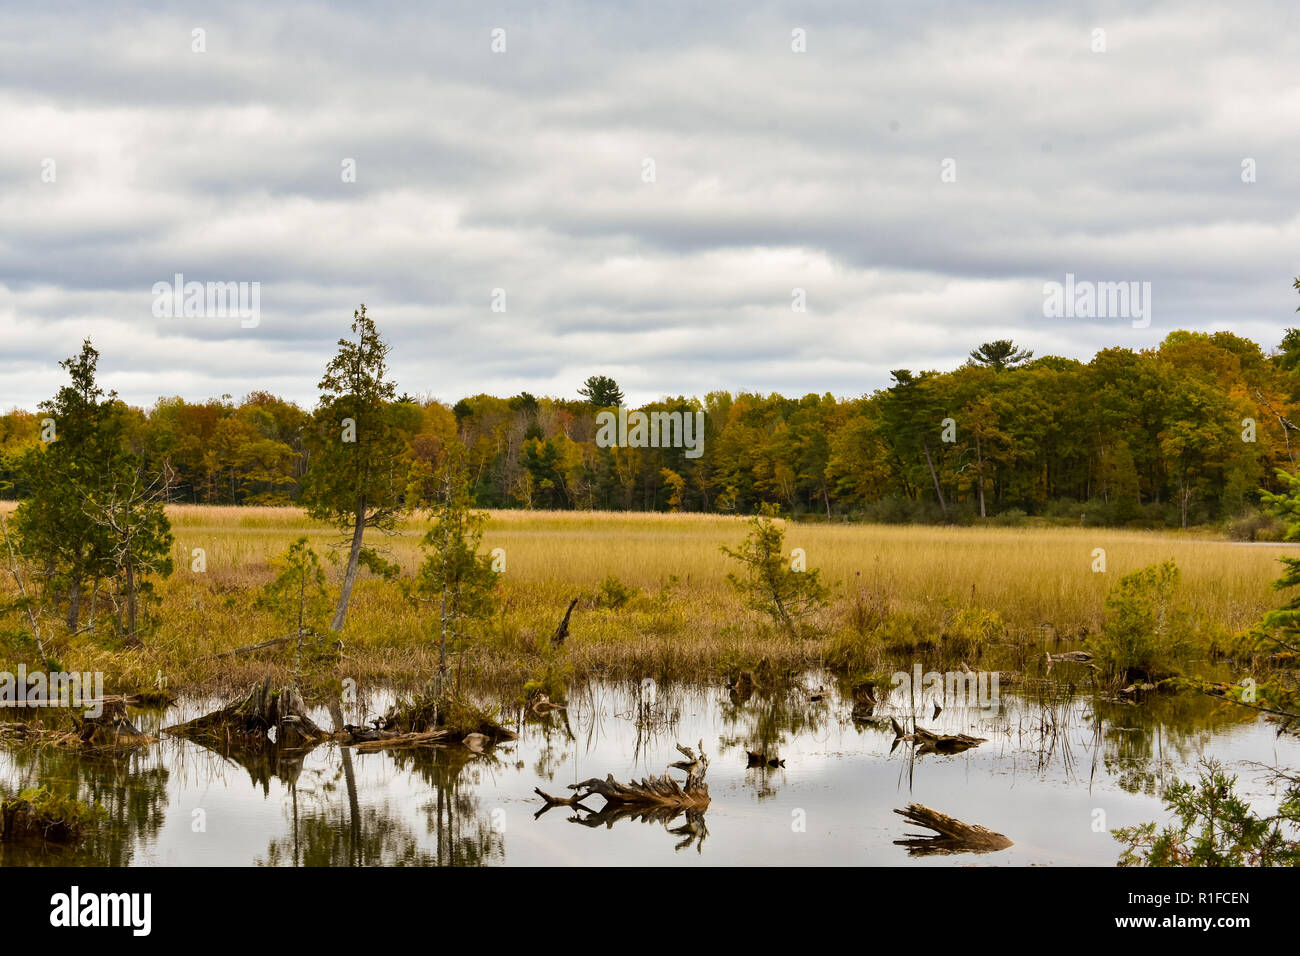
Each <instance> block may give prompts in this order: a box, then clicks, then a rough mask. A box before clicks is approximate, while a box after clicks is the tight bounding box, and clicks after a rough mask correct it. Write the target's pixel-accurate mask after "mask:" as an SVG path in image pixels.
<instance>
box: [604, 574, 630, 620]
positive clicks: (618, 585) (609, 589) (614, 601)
mask: <svg viewBox="0 0 1300 956" xmlns="http://www.w3.org/2000/svg"><path fill="white" fill-rule="evenodd" d="M637 593H638V592H637V590H636V588H631V587H628V586H627V585H626V584H624V583H623V582H622V581H620V580H619V579H618V578H616V577H614V575H612V574H611V575H609V576H607V577H606V578H605V580H604V581H601V582H600V589H599V590H597V592H596V607H605V608H609V609H610V610H612V611H616V610H618V609H619V608H621V607H623V606H624V605H625V604H627V602H628V601H630V600H632V598H634V597H636V596H637Z"/></svg>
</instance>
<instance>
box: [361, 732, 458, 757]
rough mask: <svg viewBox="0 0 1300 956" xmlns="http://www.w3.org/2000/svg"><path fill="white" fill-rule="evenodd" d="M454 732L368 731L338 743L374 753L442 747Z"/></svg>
mask: <svg viewBox="0 0 1300 956" xmlns="http://www.w3.org/2000/svg"><path fill="white" fill-rule="evenodd" d="M454 737H455V734H454V733H453V732H452V731H450V730H428V731H424V732H422V733H412V734H395V733H391V732H389V731H379V732H378V733H374V732H368V733H367V734H366V735H364V736H363V737H360V738H359V739H348V738H344V739H341V740H339V744H340V745H341V746H344V747H351V748H352V749H353V750H355V751H357V753H375V752H377V751H380V750H408V749H410V748H412V747H442V746H445V745H447V744H449V743H451V742H452V740H453V738H454Z"/></svg>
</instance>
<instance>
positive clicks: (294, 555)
mask: <svg viewBox="0 0 1300 956" xmlns="http://www.w3.org/2000/svg"><path fill="white" fill-rule="evenodd" d="M277 564H278V573H277V574H276V577H275V580H273V581H272V582H271V583H270V584H268V585H266V586H265V587H264V588H263V589H262V593H261V595H260V597H259V599H258V603H259V605H260V606H261V607H263V608H266V609H268V610H271V611H274V612H275V613H276V615H277V616H278V617H280V618H281V619H282V620H284V621H285V623H287V624H288V625H289V626H290V627H292V628H293V629H294V631H293V633H294V634H295V635H296V636H295V640H294V657H293V673H294V680H295V681H297V682H299V683H301V681H302V680H303V679H304V677H305V675H306V674H307V673H308V672H311V671H315V670H318V669H319V668H321V667H324V666H328V665H331V664H334V663H336V662H337V661H338V655H339V652H338V644H337V642H336V641H335V639H334V638H333V637H331V636H329V635H328V633H327V632H326V620H327V618H328V615H329V609H330V599H329V593H328V591H327V589H326V586H325V571H324V569H323V568H322V567H321V564H320V558H318V557H317V555H316V552H315V551H314V550H312V548H311V546H310V545H309V544H308V543H307V539H306V538H299V539H298V540H297V541H295V542H294V543H293V544H291V545H290V546H289V548H288V550H287V551H285V553H284V555H283V556H282V557H281V558H280V560H279V561H278V562H277Z"/></svg>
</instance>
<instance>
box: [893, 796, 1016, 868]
mask: <svg viewBox="0 0 1300 956" xmlns="http://www.w3.org/2000/svg"><path fill="white" fill-rule="evenodd" d="M894 812H895V813H897V814H898V815H899V816H901V817H902V818H903V819H904V820H906V821H907V822H908V823H910V824H912V825H913V826H918V827H924V828H925V829H927V830H933V831H934V835H924V836H923V835H920V834H909V836H908V838H907V839H906V840H895V841H894V844H895V845H896V846H905V847H907V848H908V853H909V855H912V856H924V855H926V854H930V853H942V854H947V853H991V852H993V851H994V850H1005V849H1006V848H1007V847H1009V846H1012V842H1011V841H1010V840H1008V839H1007V838H1006V837H1005V836H1003V835H1002V834H1001V833H994V832H993V831H992V830H989V829H987V828H985V827H981V826H973V825H971V824H969V823H962V822H961V821H960V820H958V819H956V818H954V817H950V816H948V814H946V813H940V812H939V811H938V810H931V809H930V808H929V807H927V806H924V805H922V804H919V803H909V804H908V805H907V809H906V810H895V811H894Z"/></svg>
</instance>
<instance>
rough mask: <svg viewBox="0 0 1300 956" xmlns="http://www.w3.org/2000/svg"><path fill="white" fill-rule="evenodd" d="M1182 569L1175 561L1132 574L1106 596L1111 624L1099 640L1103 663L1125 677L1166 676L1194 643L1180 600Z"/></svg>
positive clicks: (1099, 656) (1116, 675)
mask: <svg viewBox="0 0 1300 956" xmlns="http://www.w3.org/2000/svg"><path fill="white" fill-rule="evenodd" d="M1178 579H1179V574H1178V568H1177V566H1176V565H1175V564H1174V562H1173V561H1166V562H1164V563H1163V564H1153V565H1150V566H1149V567H1145V568H1142V569H1141V570H1140V571H1134V572H1133V573H1132V574H1126V575H1124V577H1122V578H1120V579H1119V583H1118V584H1116V585H1115V586H1114V587H1112V588H1111V589H1110V591H1109V592H1108V593H1107V595H1106V622H1105V625H1104V626H1103V628H1102V633H1101V635H1100V636H1099V637H1098V638H1097V639H1096V640H1095V641H1094V642H1093V644H1092V647H1093V652H1094V653H1095V655H1096V658H1097V664H1098V665H1099V666H1100V667H1101V668H1102V670H1103V672H1105V673H1106V674H1107V675H1108V676H1110V677H1114V678H1118V679H1121V680H1125V681H1127V680H1131V679H1134V678H1136V677H1143V678H1146V679H1147V680H1152V681H1156V680H1160V679H1161V678H1163V677H1168V676H1171V675H1172V674H1173V673H1174V664H1173V662H1174V661H1175V660H1177V659H1178V658H1179V656H1180V655H1181V654H1182V653H1183V652H1184V651H1185V649H1186V647H1187V644H1188V635H1189V628H1188V621H1187V614H1186V612H1185V611H1184V610H1183V609H1182V607H1181V606H1179V605H1178V604H1177V603H1176V601H1175V596H1176V593H1177V589H1178Z"/></svg>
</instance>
